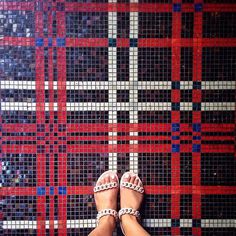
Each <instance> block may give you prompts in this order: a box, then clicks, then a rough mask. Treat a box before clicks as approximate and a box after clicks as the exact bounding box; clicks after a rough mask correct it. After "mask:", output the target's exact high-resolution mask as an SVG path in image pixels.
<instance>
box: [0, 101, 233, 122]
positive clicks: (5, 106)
mask: <svg viewBox="0 0 236 236" xmlns="http://www.w3.org/2000/svg"><path fill="white" fill-rule="evenodd" d="M36 105H37V106H40V103H37V104H36V103H31V102H28V103H27V102H1V109H2V110H3V111H35V110H36ZM53 106H54V111H57V104H56V103H54V104H53ZM192 106H193V103H191V102H181V103H180V110H181V111H191V110H192ZM43 107H45V110H46V111H47V110H49V103H42V108H43ZM132 108H133V104H132V103H129V102H124V103H116V106H114V107H113V108H111V104H110V103H95V102H88V103H86V102H84V103H67V104H66V110H67V111H110V112H111V110H110V109H114V110H113V111H112V113H113V112H114V114H113V115H114V116H111V119H112V123H114V122H116V118H115V117H116V115H115V114H116V110H118V111H131V109H132ZM135 109H136V111H171V102H159V103H158V102H156V103H155V102H153V103H148V102H147V103H144V102H139V103H137V108H135ZM234 110H235V103H234V102H219V103H217V102H202V103H201V111H234ZM136 119H137V115H136V116H132V121H133V120H136ZM131 123H132V122H131ZM134 123H135V122H134ZM136 123H137V122H136Z"/></svg>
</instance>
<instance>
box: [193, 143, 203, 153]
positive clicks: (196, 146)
mask: <svg viewBox="0 0 236 236" xmlns="http://www.w3.org/2000/svg"><path fill="white" fill-rule="evenodd" d="M200 151H201V145H200V144H193V152H200Z"/></svg>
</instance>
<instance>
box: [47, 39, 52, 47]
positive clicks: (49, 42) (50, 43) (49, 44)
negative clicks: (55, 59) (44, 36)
mask: <svg viewBox="0 0 236 236" xmlns="http://www.w3.org/2000/svg"><path fill="white" fill-rule="evenodd" d="M48 46H49V47H52V38H48Z"/></svg>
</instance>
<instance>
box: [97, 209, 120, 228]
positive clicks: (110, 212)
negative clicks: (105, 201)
mask: <svg viewBox="0 0 236 236" xmlns="http://www.w3.org/2000/svg"><path fill="white" fill-rule="evenodd" d="M107 215H111V216H113V217H114V218H115V220H116V221H117V220H118V213H117V211H116V210H113V209H103V210H101V211H99V212H98V214H97V225H98V223H99V220H100V219H101V218H102V217H103V216H107Z"/></svg>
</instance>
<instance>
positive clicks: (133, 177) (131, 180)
mask: <svg viewBox="0 0 236 236" xmlns="http://www.w3.org/2000/svg"><path fill="white" fill-rule="evenodd" d="M135 179H136V175H135V174H133V175H132V176H131V178H130V181H129V182H130V183H132V184H134V182H135Z"/></svg>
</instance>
